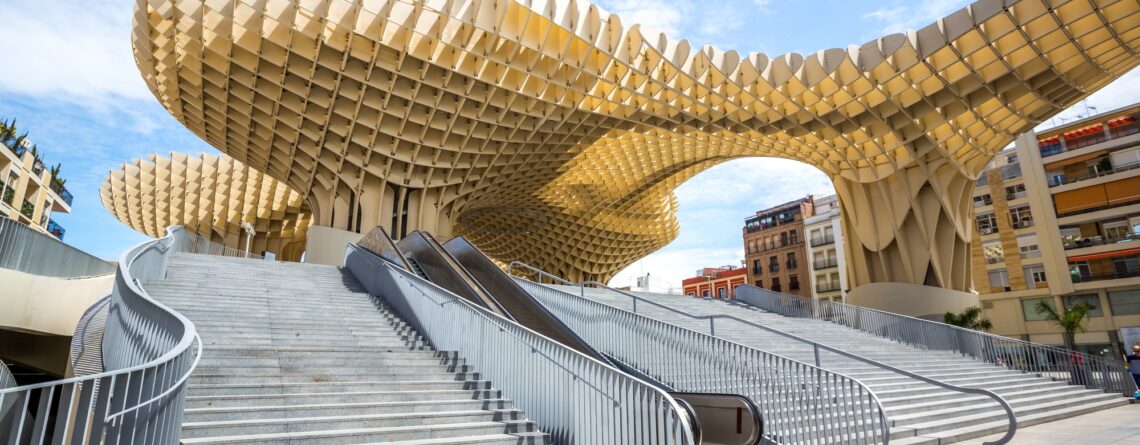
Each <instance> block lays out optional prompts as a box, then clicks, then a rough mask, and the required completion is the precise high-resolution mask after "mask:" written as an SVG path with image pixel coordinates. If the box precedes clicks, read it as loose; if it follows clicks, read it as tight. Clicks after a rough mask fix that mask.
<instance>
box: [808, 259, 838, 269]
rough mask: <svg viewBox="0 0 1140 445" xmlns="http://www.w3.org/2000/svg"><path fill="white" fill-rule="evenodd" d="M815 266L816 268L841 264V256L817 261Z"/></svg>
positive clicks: (826, 267)
mask: <svg viewBox="0 0 1140 445" xmlns="http://www.w3.org/2000/svg"><path fill="white" fill-rule="evenodd" d="M814 266H815V267H814V269H815V270H820V269H828V268H832V267H836V266H839V258H828V259H826V260H823V261H816V262H815V265H814Z"/></svg>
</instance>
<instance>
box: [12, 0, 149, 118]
mask: <svg viewBox="0 0 1140 445" xmlns="http://www.w3.org/2000/svg"><path fill="white" fill-rule="evenodd" d="M131 8H132V5H131V2H130V1H127V0H85V1H82V2H76V1H73V0H38V1H5V2H0V17H4V26H0V39H2V40H3V41H4V42H7V43H8V44H7V45H5V46H4V58H5V60H7V61H9V62H10V64H9V65H8V66H6V67H5V69H3V70H0V91H4V92H9V93H18V94H25V95H30V96H50V97H54V98H57V99H62V100H69V101H72V102H75V103H80V104H83V105H88V106H92V107H100V106H106V105H112V104H107V103H106V101H114V100H120V99H146V100H153V96H152V95H151V93H150V90H148V89H147V87H146V84H145V83H144V82H143V80H142V78H141V76H140V75H139V71H138V69H137V68H136V67H135V62H134V58H133V56H132V54H131V39H130V30H131V17H132V13H131ZM11 62H15V63H11Z"/></svg>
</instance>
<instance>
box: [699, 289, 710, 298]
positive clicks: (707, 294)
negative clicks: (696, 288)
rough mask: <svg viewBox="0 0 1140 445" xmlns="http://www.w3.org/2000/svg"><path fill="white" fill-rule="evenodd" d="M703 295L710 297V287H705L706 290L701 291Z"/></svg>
mask: <svg viewBox="0 0 1140 445" xmlns="http://www.w3.org/2000/svg"><path fill="white" fill-rule="evenodd" d="M701 296H702V297H705V298H708V297H709V290H708V289H705V290H703V291H701Z"/></svg>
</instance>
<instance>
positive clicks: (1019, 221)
mask: <svg viewBox="0 0 1140 445" xmlns="http://www.w3.org/2000/svg"><path fill="white" fill-rule="evenodd" d="M1009 220H1010V223H1011V225H1013V228H1015V229H1024V228H1026V227H1033V213H1032V212H1030V211H1029V206H1027V205H1024V206H1018V207H1014V208H1012V209H1009Z"/></svg>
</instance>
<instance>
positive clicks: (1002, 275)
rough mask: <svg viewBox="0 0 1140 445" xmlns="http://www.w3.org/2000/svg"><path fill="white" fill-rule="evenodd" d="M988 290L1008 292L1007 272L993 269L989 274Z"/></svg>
mask: <svg viewBox="0 0 1140 445" xmlns="http://www.w3.org/2000/svg"><path fill="white" fill-rule="evenodd" d="M989 275H990V288H991V289H1001V290H1002V291H1003V292H1008V291H1009V290H1010V288H1009V272H1007V271H1006V270H1005V269H994V270H991V271H990V273H989Z"/></svg>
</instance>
